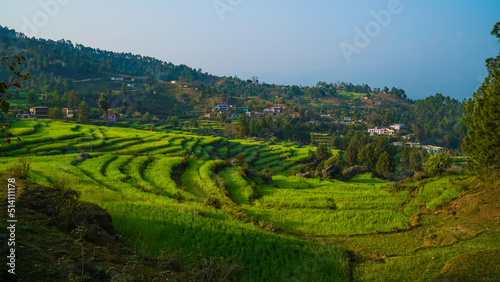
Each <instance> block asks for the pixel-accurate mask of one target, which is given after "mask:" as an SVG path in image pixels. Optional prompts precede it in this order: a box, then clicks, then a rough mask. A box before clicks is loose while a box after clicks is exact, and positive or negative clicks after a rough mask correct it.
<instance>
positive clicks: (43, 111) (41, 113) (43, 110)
mask: <svg viewBox="0 0 500 282" xmlns="http://www.w3.org/2000/svg"><path fill="white" fill-rule="evenodd" d="M30 113H31V115H32V116H34V117H36V118H48V117H49V108H48V107H33V108H30Z"/></svg>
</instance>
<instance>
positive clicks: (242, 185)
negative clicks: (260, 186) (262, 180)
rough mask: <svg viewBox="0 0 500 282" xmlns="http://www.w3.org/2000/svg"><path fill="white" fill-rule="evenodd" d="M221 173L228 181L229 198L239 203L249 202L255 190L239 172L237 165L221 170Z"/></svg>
mask: <svg viewBox="0 0 500 282" xmlns="http://www.w3.org/2000/svg"><path fill="white" fill-rule="evenodd" d="M219 175H220V176H222V177H223V178H224V179H226V181H227V190H228V192H229V198H231V200H233V202H235V203H236V204H238V205H243V204H249V203H250V201H249V199H250V197H251V196H252V195H253V190H252V188H251V187H250V185H249V184H248V182H247V181H246V180H245V178H243V177H242V176H241V175H240V174H239V169H238V168H237V167H229V168H225V169H223V170H221V171H220V172H219Z"/></svg>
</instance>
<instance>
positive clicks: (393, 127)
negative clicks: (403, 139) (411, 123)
mask: <svg viewBox="0 0 500 282" xmlns="http://www.w3.org/2000/svg"><path fill="white" fill-rule="evenodd" d="M389 127H390V128H392V129H394V130H397V131H400V130H401V129H402V128H403V127H405V125H404V124H399V123H398V124H393V125H391V126H389Z"/></svg>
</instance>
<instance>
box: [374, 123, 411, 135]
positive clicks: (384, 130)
mask: <svg viewBox="0 0 500 282" xmlns="http://www.w3.org/2000/svg"><path fill="white" fill-rule="evenodd" d="M404 127H405V125H404V124H393V125H391V126H389V128H386V127H381V128H378V127H374V128H368V133H370V135H375V134H377V135H391V136H392V135H395V134H396V131H400V130H401V129H402V128H404Z"/></svg>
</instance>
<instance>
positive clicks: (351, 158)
mask: <svg viewBox="0 0 500 282" xmlns="http://www.w3.org/2000/svg"><path fill="white" fill-rule="evenodd" d="M367 143H368V142H367V139H366V136H364V135H363V133H361V132H359V131H358V132H356V133H355V134H354V136H353V137H352V138H351V141H350V142H349V146H348V147H347V150H346V152H345V155H344V160H345V161H346V162H347V163H348V164H349V165H357V164H359V160H358V153H359V151H360V148H363V147H364V146H365V145H366V144H367Z"/></svg>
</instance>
